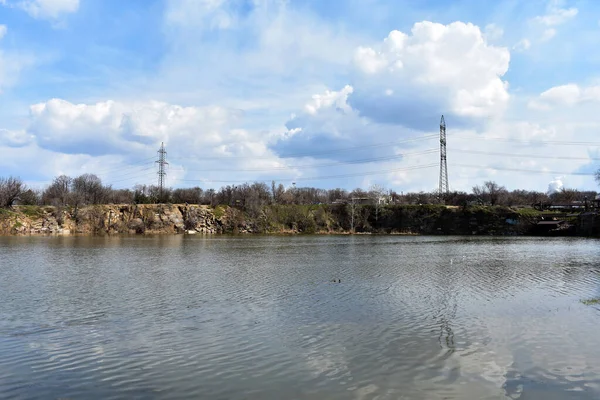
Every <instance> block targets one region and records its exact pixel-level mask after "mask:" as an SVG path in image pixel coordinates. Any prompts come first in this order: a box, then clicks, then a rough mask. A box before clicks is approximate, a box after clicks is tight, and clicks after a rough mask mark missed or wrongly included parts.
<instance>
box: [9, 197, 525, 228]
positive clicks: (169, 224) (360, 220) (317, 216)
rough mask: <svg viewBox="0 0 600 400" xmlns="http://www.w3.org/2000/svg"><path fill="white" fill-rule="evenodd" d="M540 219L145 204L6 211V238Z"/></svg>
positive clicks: (473, 212) (474, 212)
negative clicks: (15, 236)
mask: <svg viewBox="0 0 600 400" xmlns="http://www.w3.org/2000/svg"><path fill="white" fill-rule="evenodd" d="M535 223H536V218H535V216H532V215H525V214H522V213H519V212H516V211H514V210H511V209H508V208H505V207H504V208H503V207H468V208H462V209H459V208H457V207H445V206H436V205H423V206H387V207H382V208H378V209H376V208H374V207H373V206H359V207H354V208H352V207H350V206H348V205H270V206H263V207H258V208H254V209H249V208H247V209H242V208H236V207H227V206H219V207H216V208H213V207H209V206H199V205H172V204H139V205H130V204H127V205H93V206H85V207H50V206H15V207H13V208H11V209H0V235H37V234H58V235H72V234H178V233H187V234H194V233H203V234H218V233H348V232H350V231H354V232H357V233H385V234H394V233H396V234H458V235H520V234H526V233H529V232H531V229H532V227H533V226H534V225H535Z"/></svg>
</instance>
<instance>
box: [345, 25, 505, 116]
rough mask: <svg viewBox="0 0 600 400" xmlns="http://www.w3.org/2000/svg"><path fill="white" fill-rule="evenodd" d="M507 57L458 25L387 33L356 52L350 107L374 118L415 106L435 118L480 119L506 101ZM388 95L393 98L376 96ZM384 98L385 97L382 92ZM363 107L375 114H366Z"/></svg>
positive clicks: (475, 30)
mask: <svg viewBox="0 0 600 400" xmlns="http://www.w3.org/2000/svg"><path fill="white" fill-rule="evenodd" d="M509 61H510V53H509V51H508V49H506V48H504V47H497V46H493V45H490V44H489V43H487V41H486V39H485V37H484V35H483V33H482V32H481V30H480V29H479V27H477V26H475V25H473V24H470V23H463V22H454V23H451V24H448V25H443V24H439V23H434V22H428V21H425V22H419V23H416V24H415V25H414V26H413V28H412V29H411V32H410V34H406V33H403V32H400V31H392V32H390V34H389V35H388V36H387V38H385V40H384V41H383V42H382V43H380V44H378V45H376V46H371V47H364V46H363V47H359V48H358V49H357V50H356V52H355V57H354V63H355V65H356V67H357V69H358V70H359V71H361V72H362V76H358V77H356V79H355V81H354V82H352V86H353V87H354V89H355V93H354V94H353V95H352V96H351V97H350V103H351V104H352V105H353V106H354V107H355V108H356V109H357V110H358V111H359V112H360V113H361V114H362V115H366V116H370V117H373V118H377V115H376V114H382V113H385V112H386V105H389V106H392V107H395V108H396V109H397V111H396V112H397V113H400V114H402V109H403V108H404V109H408V108H410V107H415V106H416V105H417V104H421V106H422V107H423V109H429V110H432V111H434V112H435V113H438V112H440V113H443V112H446V113H454V114H456V115H458V116H460V117H484V116H488V115H490V114H498V113H501V112H502V111H503V110H504V108H505V106H506V104H507V102H508V100H509V94H508V90H507V82H505V81H503V80H502V76H503V75H504V74H505V73H506V72H507V70H508V65H509ZM388 90H390V91H391V92H392V93H394V95H393V96H391V95H387V96H385V98H384V96H382V95H381V94H382V93H386V91H388ZM387 93H390V92H387ZM367 99H368V102H369V103H370V104H371V105H373V106H374V107H376V108H377V110H375V109H373V110H370V109H368V108H369V107H366V106H363V104H362V103H366V102H367Z"/></svg>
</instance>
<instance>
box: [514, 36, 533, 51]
mask: <svg viewBox="0 0 600 400" xmlns="http://www.w3.org/2000/svg"><path fill="white" fill-rule="evenodd" d="M530 47H531V41H529V39H521V40H519V41H518V42H517V44H515V45H514V46H513V50H515V51H519V52H521V51H525V50H529V48H530Z"/></svg>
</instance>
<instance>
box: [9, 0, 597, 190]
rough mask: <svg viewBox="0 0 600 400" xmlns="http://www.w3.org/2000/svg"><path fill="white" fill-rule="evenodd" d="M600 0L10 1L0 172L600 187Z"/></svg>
mask: <svg viewBox="0 0 600 400" xmlns="http://www.w3.org/2000/svg"><path fill="white" fill-rule="evenodd" d="M597 48H600V3H599V2H597V1H594V0H564V1H560V0H550V1H548V0H530V1H516V0H499V1H495V2H482V1H479V0H455V1H442V0H418V1H417V0H346V1H338V0H330V1H320V0H319V1H317V0H304V1H300V0H128V1H122V0H0V176H9V175H13V176H18V177H20V178H21V179H23V180H24V181H25V182H27V183H28V184H29V185H30V186H32V187H39V188H42V187H44V186H45V185H47V184H49V183H50V182H51V181H52V179H53V178H54V177H55V176H57V175H60V174H67V175H70V176H77V175H80V174H82V173H95V174H97V175H98V176H100V177H101V178H102V180H103V181H104V182H105V183H106V184H110V185H112V186H113V187H115V188H122V187H133V186H134V185H135V184H155V183H156V181H157V174H156V172H157V165H156V163H155V161H156V159H157V151H158V149H159V147H160V146H161V143H164V144H165V147H166V150H167V161H168V162H169V165H168V169H167V184H168V185H169V186H171V187H192V186H200V187H203V188H219V187H221V186H224V185H237V184H240V183H243V182H252V181H265V182H267V183H269V184H270V182H271V181H272V180H275V181H276V182H277V183H283V184H284V185H285V186H290V185H292V184H293V183H295V184H296V185H297V186H315V187H321V188H335V187H341V188H346V189H353V188H357V187H360V188H363V189H367V188H368V187H370V186H371V185H373V184H377V185H381V186H383V187H385V188H388V189H393V190H395V191H397V192H408V191H432V190H436V189H437V187H438V180H439V163H440V153H439V147H440V143H439V129H440V128H439V125H440V118H441V116H442V115H444V118H445V121H446V128H447V149H448V157H447V158H448V176H449V186H450V189H451V190H464V191H470V190H471V188H472V187H473V186H475V185H480V184H482V183H483V182H484V181H487V180H493V181H495V182H497V183H499V184H500V185H503V186H505V187H506V188H508V189H528V190H539V191H547V190H557V189H560V188H573V189H582V190H583V189H586V190H595V189H597V183H596V182H595V181H594V177H593V173H594V172H595V171H596V170H598V168H599V167H600V151H599V149H600V137H598V134H597V131H598V130H599V128H600V113H598V112H597V108H598V106H599V105H600V74H599V73H598V71H600V68H599V67H600V54H599V53H598V52H596V51H594V49H597Z"/></svg>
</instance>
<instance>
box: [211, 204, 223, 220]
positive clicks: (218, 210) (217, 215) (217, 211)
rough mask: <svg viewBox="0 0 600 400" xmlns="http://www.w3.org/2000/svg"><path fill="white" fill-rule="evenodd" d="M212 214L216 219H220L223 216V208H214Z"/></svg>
mask: <svg viewBox="0 0 600 400" xmlns="http://www.w3.org/2000/svg"><path fill="white" fill-rule="evenodd" d="M213 213H214V215H215V218H216V219H221V218H222V217H223V215H225V206H216V207H215V208H214V210H213Z"/></svg>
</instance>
